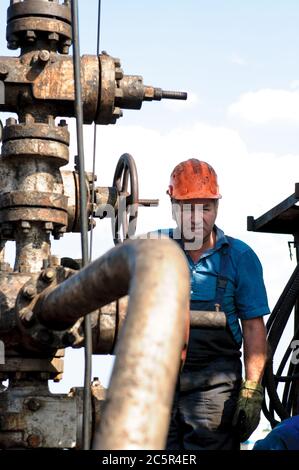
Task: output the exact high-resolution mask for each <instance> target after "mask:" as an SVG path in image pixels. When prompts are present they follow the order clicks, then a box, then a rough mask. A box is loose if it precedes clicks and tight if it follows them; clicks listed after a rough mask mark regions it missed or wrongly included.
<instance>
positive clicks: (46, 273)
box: [42, 268, 56, 283]
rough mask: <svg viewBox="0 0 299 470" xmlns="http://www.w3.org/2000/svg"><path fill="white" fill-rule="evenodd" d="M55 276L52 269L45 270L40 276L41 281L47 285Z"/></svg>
mask: <svg viewBox="0 0 299 470" xmlns="http://www.w3.org/2000/svg"><path fill="white" fill-rule="evenodd" d="M55 276H56V272H55V270H54V269H52V268H48V269H46V271H44V272H43V274H42V278H43V280H44V281H45V282H48V283H50V282H53V281H54V279H55Z"/></svg>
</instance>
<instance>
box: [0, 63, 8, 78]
mask: <svg viewBox="0 0 299 470" xmlns="http://www.w3.org/2000/svg"><path fill="white" fill-rule="evenodd" d="M7 75H8V68H7V66H6V65H5V64H0V77H1V78H5V77H6V76H7Z"/></svg>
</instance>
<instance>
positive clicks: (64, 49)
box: [61, 46, 70, 55]
mask: <svg viewBox="0 0 299 470" xmlns="http://www.w3.org/2000/svg"><path fill="white" fill-rule="evenodd" d="M69 51H70V48H69V46H63V47H62V48H61V54H63V55H68V53H69Z"/></svg>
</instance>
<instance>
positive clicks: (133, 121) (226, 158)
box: [0, 0, 299, 384]
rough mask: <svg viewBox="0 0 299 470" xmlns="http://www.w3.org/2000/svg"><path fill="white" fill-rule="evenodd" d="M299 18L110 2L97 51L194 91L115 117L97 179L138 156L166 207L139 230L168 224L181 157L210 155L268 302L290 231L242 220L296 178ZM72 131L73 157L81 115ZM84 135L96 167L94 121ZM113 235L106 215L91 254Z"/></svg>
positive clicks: (84, 8)
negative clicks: (272, 231)
mask: <svg viewBox="0 0 299 470" xmlns="http://www.w3.org/2000/svg"><path fill="white" fill-rule="evenodd" d="M8 3H9V2H8V0H7V1H6V0H1V18H2V21H1V24H0V54H1V55H7V54H10V55H14V54H15V52H14V51H10V52H8V51H7V49H6V43H5V24H4V18H5V10H6V7H7V6H8ZM97 3H98V2H97V0H88V2H86V1H83V0H80V1H79V8H80V31H81V33H80V34H81V53H82V54H94V53H95V51H96V29H97V18H96V16H97ZM298 20H299V2H298V1H297V0H284V1H282V0H280V1H278V0H272V1H270V0H259V1H258V0H251V1H249V0H247V1H246V0H243V1H240V0H226V1H223V0H209V1H208V0H205V1H204V0H185V1H176V0H172V1H170V0H163V1H161V0H160V1H158V0H151V1H150V2H145V1H140V0H139V1H136V0H134V1H133V0H126V1H123V0H117V1H111V0H102V32H101V50H106V51H107V52H108V53H110V54H111V55H113V56H115V57H119V58H121V61H122V65H123V68H124V71H125V72H126V73H128V74H137V75H142V76H143V77H144V81H145V83H146V84H148V85H154V86H158V87H161V88H165V89H174V90H176V89H178V90H183V91H188V93H189V97H190V99H189V100H188V102H186V103H171V102H163V103H145V104H144V105H143V108H142V110H141V111H139V112H137V111H124V117H123V118H122V119H121V120H120V121H119V123H118V124H117V125H116V126H106V127H101V128H100V129H99V130H98V133H99V134H98V135H99V147H98V158H97V174H98V175H99V178H98V182H99V185H101V186H105V185H107V186H108V185H110V184H111V182H112V177H113V172H114V168H115V166H116V163H117V159H118V157H119V156H120V155H121V154H122V153H124V152H131V153H132V154H133V156H134V157H135V159H136V161H137V165H138V170H139V178H140V183H141V190H140V193H141V196H144V197H159V198H160V199H161V206H160V208H158V209H143V210H141V211H140V219H139V224H138V231H139V232H145V231H147V230H151V229H155V228H157V225H160V226H167V225H169V223H171V217H170V208H169V202H168V200H167V198H166V195H165V189H166V187H167V184H168V177H169V173H170V171H171V170H172V168H173V167H174V166H175V164H177V163H178V162H179V161H181V160H184V159H186V158H189V157H190V156H194V157H199V158H202V159H206V160H208V161H209V162H210V163H212V164H213V165H214V166H215V168H216V170H217V171H218V174H219V182H220V187H221V190H222V194H223V200H222V202H221V206H220V214H219V225H221V227H222V228H224V229H225V230H226V231H227V232H228V233H229V234H230V235H232V236H236V237H240V238H242V239H243V240H245V241H246V242H248V243H249V244H250V245H251V246H252V247H253V248H254V249H255V250H256V252H257V254H258V255H259V257H260V259H261V261H262V263H263V267H264V274H265V282H266V287H267V289H268V294H269V301H270V306H271V308H272V307H273V305H274V304H275V301H276V300H277V298H278V295H279V293H280V292H281V290H282V288H283V285H284V283H285V282H286V280H287V278H288V276H289V275H290V273H291V271H292V269H293V268H294V261H293V262H291V261H290V259H289V254H288V247H287V241H288V240H290V239H291V237H290V236H278V235H275V236H274V235H263V234H261V235H259V234H252V233H248V232H247V231H246V217H247V215H253V216H255V217H257V216H259V215H261V214H262V213H263V212H265V211H266V210H268V209H270V208H271V207H272V206H274V205H275V204H277V203H278V202H280V201H281V200H282V199H284V198H286V197H287V196H289V195H290V194H291V193H292V192H293V191H294V184H295V182H297V181H299V178H298V170H297V168H298V156H299V149H298V131H299V129H298V127H299V66H298V63H299V62H298V50H299V30H298V22H299V21H298ZM2 117H3V116H2ZM3 118H4V119H5V116H4V117H3ZM70 128H71V130H72V135H73V143H72V154H74V153H75V151H76V145H75V140H74V138H75V135H74V123H73V122H70ZM85 136H86V161H87V163H86V166H87V169H91V153H92V147H91V144H90V142H91V141H92V128H88V127H87V128H86V129H85ZM70 241H71V242H70ZM111 244H112V239H111V235H110V231H109V224H107V223H106V222H105V221H104V222H101V223H99V224H98V227H97V229H96V237H95V250H94V252H95V254H96V255H98V254H101V253H102V252H104V251H105V250H106V249H107V248H109V247H110V246H111ZM53 252H54V253H58V254H59V253H61V254H62V253H63V254H67V253H68V252H69V255H70V256H74V257H77V256H79V255H80V241H79V237H78V236H67V237H65V240H64V241H62V242H60V243H59V244H58V243H54V244H53ZM277 266H279V269H278V268H277ZM100 373H101V371H100V372H99V373H97V375H100ZM71 380H73V381H74V377H73V376H72V379H69V382H71ZM78 380H79V379H78V375H77V376H76V378H75V381H78ZM69 382H67V384H68V383H69Z"/></svg>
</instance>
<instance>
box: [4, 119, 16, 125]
mask: <svg viewBox="0 0 299 470" xmlns="http://www.w3.org/2000/svg"><path fill="white" fill-rule="evenodd" d="M5 124H6V126H7V127H9V126H15V125H16V124H17V120H16V119H15V118H12V117H10V118H8V119H6V123H5Z"/></svg>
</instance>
